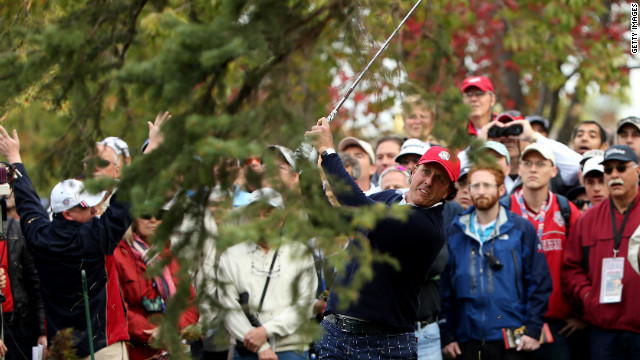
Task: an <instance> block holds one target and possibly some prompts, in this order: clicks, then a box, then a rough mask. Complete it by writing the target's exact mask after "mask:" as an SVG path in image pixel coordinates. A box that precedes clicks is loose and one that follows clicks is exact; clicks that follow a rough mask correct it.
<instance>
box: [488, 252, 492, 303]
mask: <svg viewBox="0 0 640 360" xmlns="http://www.w3.org/2000/svg"><path fill="white" fill-rule="evenodd" d="M491 255H493V248H491ZM487 293H489V294H493V269H492V268H491V266H487Z"/></svg>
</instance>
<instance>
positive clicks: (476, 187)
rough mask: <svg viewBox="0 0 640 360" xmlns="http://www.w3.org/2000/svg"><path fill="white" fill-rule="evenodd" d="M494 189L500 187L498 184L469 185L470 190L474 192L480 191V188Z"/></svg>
mask: <svg viewBox="0 0 640 360" xmlns="http://www.w3.org/2000/svg"><path fill="white" fill-rule="evenodd" d="M494 187H498V184H489V183H475V184H470V185H469V188H470V189H471V190H474V191H477V190H480V188H485V189H493V188H494Z"/></svg>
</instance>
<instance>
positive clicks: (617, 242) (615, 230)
mask: <svg viewBox="0 0 640 360" xmlns="http://www.w3.org/2000/svg"><path fill="white" fill-rule="evenodd" d="M635 202H636V199H635V198H634V199H633V201H632V202H631V204H629V207H628V208H627V210H626V211H625V212H624V219H623V220H622V225H621V226H620V232H618V226H617V225H616V207H615V206H614V205H613V198H611V197H609V210H611V225H612V226H613V241H614V245H613V257H616V255H618V251H619V250H618V249H619V248H620V242H622V232H623V231H624V227H625V225H627V219H628V218H629V213H630V212H631V208H632V207H633V203H635Z"/></svg>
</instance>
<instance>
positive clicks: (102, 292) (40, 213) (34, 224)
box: [13, 163, 132, 357]
mask: <svg viewBox="0 0 640 360" xmlns="http://www.w3.org/2000/svg"><path fill="white" fill-rule="evenodd" d="M14 165H16V167H17V169H18V170H19V171H20V172H21V173H22V174H23V176H22V177H21V178H19V179H18V180H16V182H15V183H14V184H13V192H14V193H15V196H16V209H17V211H18V214H19V215H20V225H21V226H22V232H23V233H24V236H25V239H26V240H27V246H28V249H29V251H30V252H31V255H32V256H33V258H34V261H35V265H36V269H37V270H38V276H39V277H40V290H41V292H42V298H43V300H44V308H45V316H46V320H47V321H46V322H47V336H48V337H49V339H51V338H53V337H54V336H55V335H56V333H57V332H58V331H60V330H63V329H67V328H71V329H73V342H74V347H76V350H77V355H78V356H80V357H84V356H87V355H89V342H88V341H89V339H88V336H87V331H86V329H87V320H86V316H85V308H84V302H83V296H82V279H81V274H80V272H81V270H83V269H84V270H85V271H86V273H87V284H88V292H89V308H90V313H91V323H92V330H93V346H94V350H95V351H98V350H100V349H102V348H104V347H106V346H108V345H110V344H112V343H114V342H116V341H121V340H128V339H129V335H128V332H127V322H126V314H125V308H124V303H123V300H122V297H121V295H120V287H119V283H118V281H117V280H118V277H117V271H116V270H115V263H114V259H113V250H114V249H115V247H116V246H117V245H118V243H119V242H120V240H121V239H122V236H123V235H124V233H125V231H126V230H127V228H128V227H129V225H130V224H131V222H132V219H131V217H130V215H129V204H128V203H123V202H120V201H118V200H117V199H116V198H115V196H114V197H112V198H111V204H110V205H109V208H108V209H107V211H106V212H105V213H104V214H103V215H102V216H101V217H100V218H99V219H98V218H93V219H92V220H91V221H90V222H88V223H84V224H81V223H78V222H75V221H69V220H66V219H64V218H63V217H62V216H56V217H55V218H54V219H53V221H50V220H49V215H48V214H47V212H46V211H45V209H44V208H43V207H42V205H40V200H39V197H38V194H37V193H36V191H35V190H34V188H33V185H32V183H31V180H30V179H29V176H28V175H27V171H26V170H25V168H24V166H23V165H22V164H20V163H16V164H14Z"/></svg>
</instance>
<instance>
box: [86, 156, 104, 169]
mask: <svg viewBox="0 0 640 360" xmlns="http://www.w3.org/2000/svg"><path fill="white" fill-rule="evenodd" d="M82 162H83V163H84V164H85V165H86V166H87V167H88V168H90V169H91V168H105V167H107V166H109V165H110V164H111V161H109V160H105V159H102V158H99V157H98V158H88V159H84V160H83V161H82Z"/></svg>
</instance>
